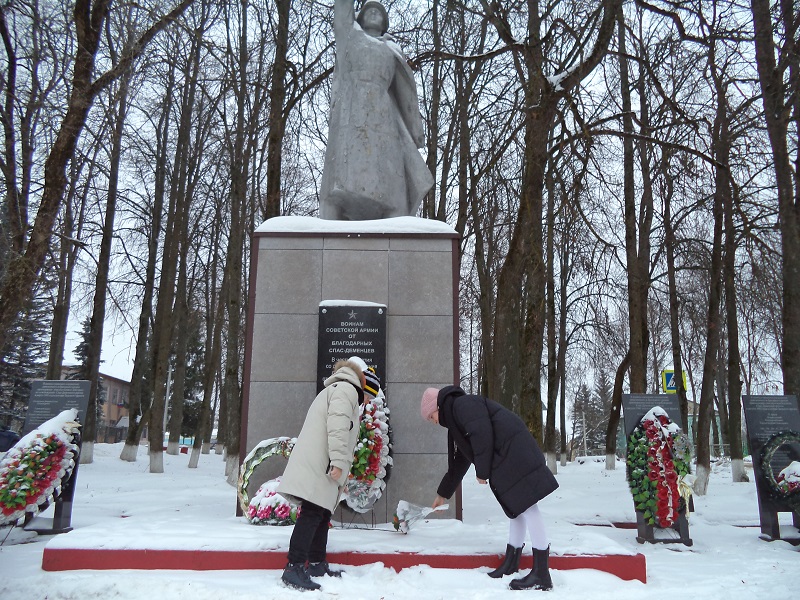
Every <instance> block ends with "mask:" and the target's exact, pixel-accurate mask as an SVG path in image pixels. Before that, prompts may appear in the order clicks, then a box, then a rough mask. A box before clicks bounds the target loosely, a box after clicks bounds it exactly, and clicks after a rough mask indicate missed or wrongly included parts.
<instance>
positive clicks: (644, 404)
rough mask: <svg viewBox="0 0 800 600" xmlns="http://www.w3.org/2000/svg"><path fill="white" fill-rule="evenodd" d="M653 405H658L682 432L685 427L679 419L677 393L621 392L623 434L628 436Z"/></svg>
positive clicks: (684, 430) (679, 411) (679, 410)
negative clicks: (623, 419)
mask: <svg viewBox="0 0 800 600" xmlns="http://www.w3.org/2000/svg"><path fill="white" fill-rule="evenodd" d="M654 406H660V407H661V408H663V409H664V412H666V413H667V415H668V416H669V420H670V421H672V422H673V423H675V424H676V425H677V426H678V427H680V428H681V430H682V431H683V432H684V433H687V431H686V427H685V426H684V424H683V419H681V409H680V406H679V404H678V396H677V394H622V410H623V414H624V416H625V435H626V436H628V437H630V435H631V434H632V433H633V430H634V429H636V426H637V425H638V424H639V423H640V422H641V421H642V417H644V416H645V415H646V414H647V413H649V412H650V409H652V408H653V407H654Z"/></svg>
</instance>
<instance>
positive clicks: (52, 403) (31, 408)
mask: <svg viewBox="0 0 800 600" xmlns="http://www.w3.org/2000/svg"><path fill="white" fill-rule="evenodd" d="M90 383H91V382H89V381H86V380H83V379H38V380H36V381H33V382H32V383H31V397H30V400H29V401H28V412H27V414H26V415H25V426H24V427H23V428H22V435H25V434H27V433H30V432H31V431H33V430H34V429H36V428H37V427H39V425H41V424H42V423H44V422H45V421H49V420H50V419H52V418H53V417H55V416H57V415H58V414H60V413H61V412H62V411H65V410H67V409H69V408H76V409H78V421H80V423H81V424H85V423H86V407H87V406H88V404H89V387H90Z"/></svg>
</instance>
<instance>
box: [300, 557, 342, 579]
mask: <svg viewBox="0 0 800 600" xmlns="http://www.w3.org/2000/svg"><path fill="white" fill-rule="evenodd" d="M306 572H307V573H308V574H309V575H310V576H311V577H322V576H323V575H327V576H328V577H341V576H342V571H339V570H337V569H331V566H330V565H329V564H328V561H327V560H323V561H321V562H318V563H312V562H310V563H308V569H306Z"/></svg>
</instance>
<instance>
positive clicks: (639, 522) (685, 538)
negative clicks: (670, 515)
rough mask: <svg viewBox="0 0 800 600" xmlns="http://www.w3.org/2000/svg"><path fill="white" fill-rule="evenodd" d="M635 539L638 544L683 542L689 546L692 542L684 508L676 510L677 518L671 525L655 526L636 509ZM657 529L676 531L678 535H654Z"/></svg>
mask: <svg viewBox="0 0 800 600" xmlns="http://www.w3.org/2000/svg"><path fill="white" fill-rule="evenodd" d="M636 531H637V533H638V535H637V536H636V541H637V542H639V543H640V544H644V543H645V542H649V543H651V544H685V545H687V546H691V545H692V544H694V542H693V541H692V538H690V537H689V520H688V519H687V518H686V509H685V508H682V509H681V510H680V511H679V512H678V520H677V521H675V523H673V524H672V526H671V527H666V528H664V527H656V526H654V525H650V523H648V522H647V520H645V518H644V513H643V512H641V511H638V510H637V511H636ZM657 531H676V532H677V533H678V537H677V538H676V537H673V536H669V537H656V532H657Z"/></svg>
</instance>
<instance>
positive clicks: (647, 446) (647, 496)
mask: <svg viewBox="0 0 800 600" xmlns="http://www.w3.org/2000/svg"><path fill="white" fill-rule="evenodd" d="M626 467H627V469H626V474H627V480H628V485H629V487H630V489H631V494H632V495H633V502H634V504H635V506H636V510H637V511H639V512H641V513H642V514H643V516H644V519H645V521H647V523H649V524H650V525H655V526H657V527H662V528H668V527H672V525H673V524H674V523H675V522H676V521H677V520H678V515H679V513H680V511H681V510H685V507H686V502H687V500H688V497H689V495H691V488H690V487H689V486H688V485H687V484H686V482H685V481H684V478H685V477H686V476H687V475H689V474H690V473H691V444H690V442H689V439H688V437H687V436H686V435H685V434H684V433H683V432H682V431H681V429H680V427H678V426H677V425H676V424H675V423H673V422H672V421H670V419H669V416H668V415H667V413H666V412H665V411H664V410H663V409H662V408H661V407H660V406H656V407H654V408H653V409H652V410H650V412H648V413H647V414H646V415H645V416H644V417H643V418H642V420H641V422H640V423H639V425H637V426H636V428H635V429H634V430H633V433H632V434H631V435H630V437H629V438H628V456H627V460H626Z"/></svg>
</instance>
